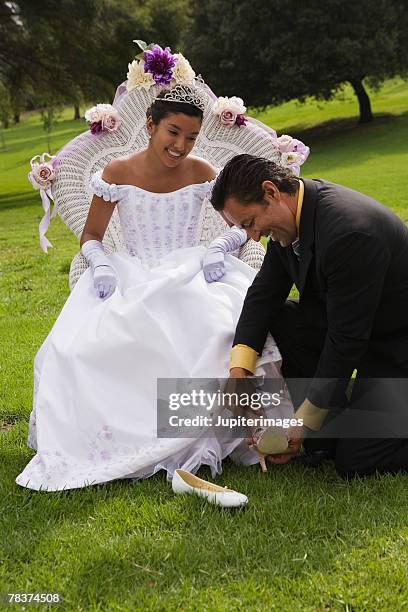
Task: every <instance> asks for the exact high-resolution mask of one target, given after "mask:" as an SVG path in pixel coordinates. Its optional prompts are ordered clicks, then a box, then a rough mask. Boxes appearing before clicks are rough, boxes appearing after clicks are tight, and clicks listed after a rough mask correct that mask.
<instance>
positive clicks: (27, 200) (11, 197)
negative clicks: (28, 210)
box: [0, 190, 44, 215]
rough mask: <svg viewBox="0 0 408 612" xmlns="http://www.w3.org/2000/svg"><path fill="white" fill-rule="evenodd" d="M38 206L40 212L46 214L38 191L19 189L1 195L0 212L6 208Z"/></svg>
mask: <svg viewBox="0 0 408 612" xmlns="http://www.w3.org/2000/svg"><path fill="white" fill-rule="evenodd" d="M28 206H30V207H36V208H38V214H39V215H41V214H44V213H43V210H42V207H41V200H40V196H39V192H38V191H34V190H32V191H17V192H12V193H5V194H2V195H0V213H1V212H2V211H4V210H10V209H13V208H25V207H28Z"/></svg>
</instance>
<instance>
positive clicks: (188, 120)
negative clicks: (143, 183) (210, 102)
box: [147, 113, 201, 168]
mask: <svg viewBox="0 0 408 612" xmlns="http://www.w3.org/2000/svg"><path fill="white" fill-rule="evenodd" d="M200 128H201V120H200V119H199V117H189V116H188V115H184V114H183V113H171V114H169V115H167V116H166V117H164V118H163V119H161V120H160V122H159V123H158V124H155V123H153V121H152V119H151V117H149V118H148V120H147V129H148V131H149V133H150V135H151V138H150V148H151V149H152V150H153V151H154V153H155V154H156V156H157V157H158V158H159V159H160V160H161V161H162V162H163V164H164V165H165V166H167V167H169V168H174V167H176V166H178V165H179V164H180V163H181V162H182V161H183V159H184V158H185V157H187V155H188V154H189V153H190V152H191V150H192V148H193V146H194V143H195V141H196V138H197V136H198V134H199V132H200Z"/></svg>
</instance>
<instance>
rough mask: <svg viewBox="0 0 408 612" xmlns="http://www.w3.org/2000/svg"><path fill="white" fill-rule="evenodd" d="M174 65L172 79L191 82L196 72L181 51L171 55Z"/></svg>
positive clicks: (179, 81) (177, 81)
mask: <svg viewBox="0 0 408 612" xmlns="http://www.w3.org/2000/svg"><path fill="white" fill-rule="evenodd" d="M173 57H174V59H175V60H177V61H176V65H175V66H174V68H173V79H174V80H175V81H176V83H192V82H193V81H194V79H195V76H196V73H195V72H194V70H193V69H192V67H191V64H190V62H189V61H188V60H187V59H186V58H185V57H184V55H182V54H181V53H175V54H174V55H173Z"/></svg>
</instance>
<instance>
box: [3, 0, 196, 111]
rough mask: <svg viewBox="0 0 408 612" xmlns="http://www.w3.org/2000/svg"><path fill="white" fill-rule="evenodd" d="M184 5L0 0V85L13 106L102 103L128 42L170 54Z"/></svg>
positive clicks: (183, 20) (119, 77)
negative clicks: (158, 45) (142, 41)
mask: <svg viewBox="0 0 408 612" xmlns="http://www.w3.org/2000/svg"><path fill="white" fill-rule="evenodd" d="M187 1H188V0H169V1H168V2H165V3H163V2H161V1H159V0H81V2H78V0H64V2H61V1H60V0H43V1H42V2H38V3H33V2H32V0H18V1H17V2H6V1H2V0H0V81H1V82H2V83H3V84H4V85H5V87H7V89H8V90H9V92H10V95H11V96H12V103H13V107H14V108H17V107H18V108H20V107H21V106H26V105H27V102H30V103H31V105H34V106H38V105H43V104H44V103H48V102H49V99H50V97H51V98H52V100H53V102H57V103H58V102H59V103H61V102H65V103H71V104H73V105H74V106H75V107H78V106H79V105H80V104H81V103H83V101H84V100H95V101H99V102H103V101H105V102H106V101H110V100H111V99H112V98H113V94H114V92H115V89H116V86H117V85H118V84H119V83H120V82H122V81H124V80H125V79H126V72H127V64H128V62H129V61H131V60H132V59H133V58H134V56H135V53H136V50H135V46H134V44H133V43H132V40H133V39H134V38H143V39H145V40H149V41H150V40H153V41H155V42H156V41H157V42H162V44H164V45H172V46H174V47H177V44H178V39H179V36H180V31H181V30H182V29H183V28H185V27H186V25H187V23H188V19H189V18H188V14H187V10H186V7H187ZM17 92H18V96H19V98H18V99H17V97H16V96H17Z"/></svg>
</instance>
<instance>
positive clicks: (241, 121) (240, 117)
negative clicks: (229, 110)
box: [235, 115, 248, 126]
mask: <svg viewBox="0 0 408 612" xmlns="http://www.w3.org/2000/svg"><path fill="white" fill-rule="evenodd" d="M247 121H248V119H247V118H246V117H245V115H237V118H236V119H235V123H236V125H238V126H241V125H246V123H247Z"/></svg>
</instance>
